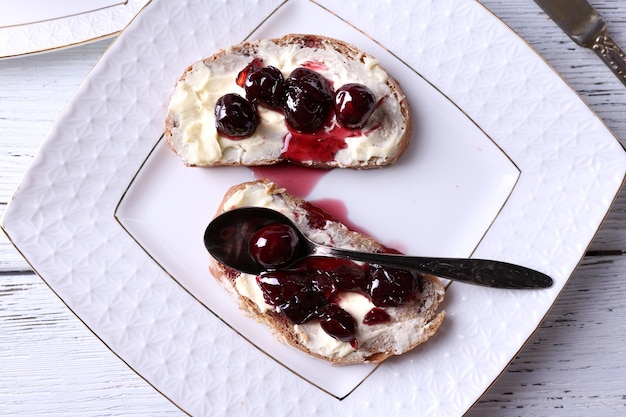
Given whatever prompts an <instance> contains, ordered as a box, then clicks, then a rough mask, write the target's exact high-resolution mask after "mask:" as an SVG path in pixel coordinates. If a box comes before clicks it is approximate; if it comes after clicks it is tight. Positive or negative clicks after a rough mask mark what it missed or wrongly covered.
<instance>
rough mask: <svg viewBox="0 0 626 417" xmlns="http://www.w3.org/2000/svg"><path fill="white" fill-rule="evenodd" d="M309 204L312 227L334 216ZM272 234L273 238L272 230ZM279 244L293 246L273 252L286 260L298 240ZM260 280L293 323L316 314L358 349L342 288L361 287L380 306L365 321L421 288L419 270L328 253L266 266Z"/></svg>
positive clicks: (380, 317)
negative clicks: (276, 266) (278, 266)
mask: <svg viewBox="0 0 626 417" xmlns="http://www.w3.org/2000/svg"><path fill="white" fill-rule="evenodd" d="M305 208H306V210H307V211H308V213H309V215H308V226H309V227H311V228H314V229H322V228H324V226H325V225H326V222H327V221H328V220H332V218H330V216H329V215H328V214H327V213H326V212H324V211H323V210H321V209H319V208H317V207H315V206H313V205H311V204H309V203H305ZM283 235H284V233H282V234H281V236H283ZM268 237H269V239H271V238H272V235H271V234H270V235H268ZM281 239H282V237H281ZM251 245H254V242H252V243H251ZM281 245H282V246H283V247H286V248H287V250H288V251H290V252H289V253H288V254H280V253H276V252H275V253H274V254H275V255H276V256H277V257H278V258H280V262H283V261H284V259H285V257H289V256H292V252H291V248H293V247H295V245H297V243H295V244H291V245H285V244H284V242H283V243H281ZM389 252H394V251H392V250H389ZM266 261H268V260H267V259H266ZM256 281H257V284H258V285H259V287H260V288H261V291H262V293H263V298H264V300H265V302H267V303H268V304H270V305H272V306H274V307H278V308H279V309H280V311H281V312H282V313H283V314H285V316H286V317H287V318H289V320H291V321H292V322H293V323H294V324H302V323H306V322H308V321H309V320H312V319H318V320H319V321H320V325H321V327H322V329H323V330H324V331H325V332H326V333H328V334H329V335H330V336H332V337H334V338H336V339H338V340H341V341H344V342H348V343H350V344H351V346H352V347H353V348H354V349H357V348H358V345H357V341H356V329H357V323H356V321H355V319H354V318H353V317H352V316H351V315H350V314H349V313H348V312H346V311H345V310H343V309H342V308H341V307H340V306H339V297H340V295H339V294H340V293H341V292H346V291H349V292H357V293H359V294H362V295H364V296H365V297H367V298H368V299H369V300H370V301H371V302H372V303H373V304H374V305H375V306H376V307H375V308H373V309H371V310H370V311H369V312H368V313H367V314H366V316H365V318H364V320H363V324H366V325H374V324H378V323H384V322H387V321H389V320H390V317H389V315H388V314H387V313H386V312H385V310H384V309H382V308H380V307H393V306H399V305H401V304H402V303H404V302H405V301H407V300H411V299H414V298H415V296H416V294H417V293H419V292H422V281H421V275H420V274H419V273H417V272H414V271H407V270H403V269H398V268H391V267H384V266H381V265H377V264H367V263H365V264H357V263H355V262H352V261H350V260H346V259H339V258H329V257H311V258H305V259H304V260H303V261H301V262H299V263H297V264H295V265H293V266H291V267H290V268H289V269H288V270H284V269H277V270H270V271H265V272H262V273H261V274H260V275H258V276H257V278H256Z"/></svg>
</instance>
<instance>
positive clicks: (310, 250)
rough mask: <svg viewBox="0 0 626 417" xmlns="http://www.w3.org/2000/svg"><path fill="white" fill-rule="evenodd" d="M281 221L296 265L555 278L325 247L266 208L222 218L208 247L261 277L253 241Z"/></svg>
mask: <svg viewBox="0 0 626 417" xmlns="http://www.w3.org/2000/svg"><path fill="white" fill-rule="evenodd" d="M276 223H282V224H286V225H288V226H290V227H292V228H293V229H294V231H295V232H296V234H297V236H298V246H297V249H296V251H297V252H296V255H295V256H294V258H293V262H291V263H290V265H292V264H295V263H296V262H298V261H300V260H302V258H304V257H308V256H330V257H337V258H345V259H351V260H354V261H363V262H368V263H373V264H379V265H385V266H389V267H396V268H401V269H410V270H415V271H419V272H423V273H427V274H432V275H436V276H438V277H441V278H447V279H449V280H454V281H462V282H467V283H470V284H477V285H483V286H487V287H493V288H531V289H532V288H547V287H550V286H551V285H552V279H551V278H550V277H549V276H547V275H545V274H543V273H541V272H538V271H535V270H532V269H529V268H526V267H523V266H519V265H514V264H510V263H506V262H500V261H492V260H483V259H457V258H430V257H417V256H404V255H394V254H386V253H366V252H356V251H351V250H344V249H338V248H333V247H329V246H324V245H320V244H317V243H315V242H312V241H311V240H309V239H308V238H307V237H306V236H304V235H303V234H302V232H300V230H299V229H298V227H297V226H296V225H295V224H293V223H292V222H291V220H290V219H289V218H287V217H285V216H284V215H283V214H281V213H279V212H278V211H275V210H272V209H268V208H261V207H244V208H238V209H234V210H230V211H227V212H225V213H223V214H221V215H219V216H217V217H216V218H215V219H213V221H211V223H210V224H209V225H208V226H207V228H206V231H205V233H204V245H205V247H206V249H207V250H208V251H209V253H210V254H211V255H212V256H213V257H214V258H215V259H216V260H218V261H219V262H221V263H223V264H224V265H226V266H228V267H230V268H233V269H235V270H237V271H240V272H245V273H249V274H254V275H258V274H260V273H261V272H263V271H265V270H266V268H264V267H262V266H261V265H259V264H258V263H257V262H256V261H255V260H254V258H253V257H252V255H251V254H250V251H249V246H250V240H251V239H252V237H253V235H254V234H255V233H256V232H257V231H258V230H260V229H261V228H263V227H265V226H268V225H270V224H276ZM288 267H289V265H288V266H287V267H284V268H281V269H288Z"/></svg>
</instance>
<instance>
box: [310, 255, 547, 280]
mask: <svg viewBox="0 0 626 417" xmlns="http://www.w3.org/2000/svg"><path fill="white" fill-rule="evenodd" d="M324 249H328V250H324V251H323V253H320V254H324V255H328V256H336V257H340V258H345V259H351V260H353V261H364V262H368V263H374V264H381V265H386V266H391V267H397V268H402V269H411V270H415V271H419V272H424V273H427V274H431V275H435V276H438V277H441V278H447V279H450V280H453V281H462V282H467V283H471V284H477V285H483V286H486V287H492V288H512V289H522V288H528V289H532V288H547V287H550V286H551V285H552V279H551V278H550V277H549V276H547V275H546V274H543V273H541V272H538V271H535V270H533V269H530V268H526V267H523V266H519V265H514V264H510V263H506V262H500V261H492V260H485V259H456V258H427V257H419V256H404V255H393V254H382V253H366V252H355V251H350V250H344V249H337V248H328V247H325V248H324Z"/></svg>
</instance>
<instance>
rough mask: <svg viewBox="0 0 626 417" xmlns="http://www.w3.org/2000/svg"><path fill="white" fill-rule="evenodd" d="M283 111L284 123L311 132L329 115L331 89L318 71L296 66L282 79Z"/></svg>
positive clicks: (321, 124)
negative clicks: (283, 84)
mask: <svg viewBox="0 0 626 417" xmlns="http://www.w3.org/2000/svg"><path fill="white" fill-rule="evenodd" d="M285 84H286V89H285V102H284V104H283V111H284V113H285V120H286V122H287V124H288V125H289V126H290V127H291V128H293V129H295V130H297V131H299V132H314V131H316V130H318V129H319V128H320V127H322V126H323V124H324V123H325V122H327V121H328V120H329V119H330V116H331V115H332V110H333V106H332V100H333V93H332V89H331V86H330V84H329V83H328V81H327V80H326V79H325V78H324V77H322V76H321V75H320V74H319V73H317V72H315V71H313V70H311V69H308V68H305V67H299V68H296V69H294V70H293V71H292V72H291V74H289V77H287V79H286V80H285Z"/></svg>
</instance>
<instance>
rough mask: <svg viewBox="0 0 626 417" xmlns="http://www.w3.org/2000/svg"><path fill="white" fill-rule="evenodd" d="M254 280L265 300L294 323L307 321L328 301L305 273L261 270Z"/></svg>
mask: <svg viewBox="0 0 626 417" xmlns="http://www.w3.org/2000/svg"><path fill="white" fill-rule="evenodd" d="M256 281H257V284H258V285H259V288H261V291H262V293H263V299H264V300H265V302H266V303H268V304H269V305H272V306H275V307H278V308H279V309H280V311H281V312H282V313H284V314H285V315H286V316H287V318H289V320H291V321H292V322H293V323H295V324H302V323H305V322H307V321H308V320H310V319H311V318H313V317H314V316H315V315H316V314H317V312H318V310H319V309H320V308H321V307H323V306H325V305H326V304H327V303H328V301H327V300H326V298H325V297H324V294H323V293H322V292H320V291H319V288H318V287H316V286H315V285H314V283H313V282H312V281H311V280H310V279H308V277H307V276H306V275H302V274H298V273H294V272H293V271H286V270H279V271H266V272H262V273H261V274H260V275H258V276H257V277H256Z"/></svg>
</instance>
